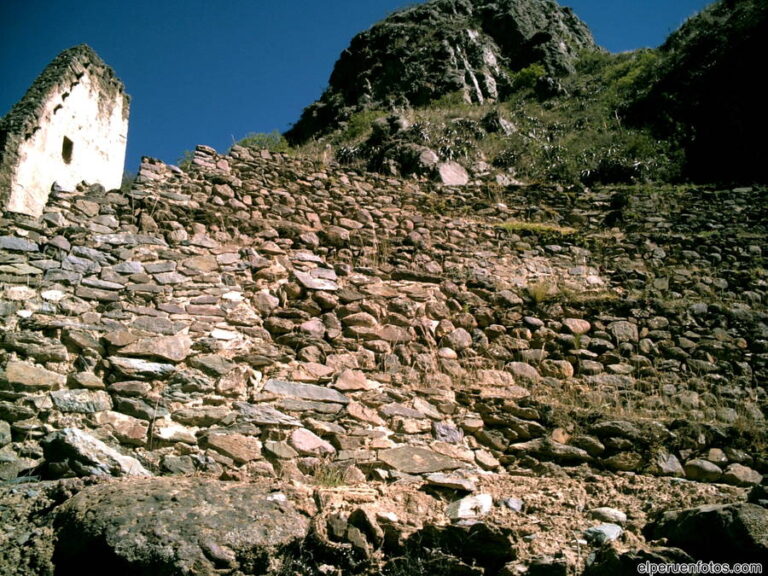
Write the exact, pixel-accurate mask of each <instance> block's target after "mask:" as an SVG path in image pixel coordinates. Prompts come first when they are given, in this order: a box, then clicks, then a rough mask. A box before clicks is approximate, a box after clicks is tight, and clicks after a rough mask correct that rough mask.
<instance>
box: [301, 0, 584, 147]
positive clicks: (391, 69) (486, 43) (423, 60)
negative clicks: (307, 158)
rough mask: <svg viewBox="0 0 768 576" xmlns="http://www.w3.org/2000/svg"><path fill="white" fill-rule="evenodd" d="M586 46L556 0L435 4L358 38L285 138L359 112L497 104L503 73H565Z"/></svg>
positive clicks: (580, 28)
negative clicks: (453, 98)
mask: <svg viewBox="0 0 768 576" xmlns="http://www.w3.org/2000/svg"><path fill="white" fill-rule="evenodd" d="M585 48H587V49H589V48H595V44H594V41H593V39H592V35H591V33H590V32H589V29H588V28H587V26H586V25H585V24H584V23H583V22H581V20H579V19H578V18H577V17H576V16H575V15H574V13H573V12H572V11H571V10H570V9H568V8H562V7H560V6H559V5H558V4H557V3H556V2H554V1H552V0H500V1H491V0H432V1H430V2H427V3H425V4H422V5H418V6H414V7H412V8H408V9H405V10H402V11H399V12H396V13H395V14H393V15H392V16H390V17H389V18H387V19H386V20H383V21H382V22H380V23H378V24H376V25H375V26H373V27H372V28H371V29H370V30H367V31H366V32H363V33H361V34H358V35H357V36H356V37H355V38H354V39H353V40H352V42H351V43H350V46H349V48H348V49H347V50H345V51H344V53H343V54H342V55H341V57H340V58H339V60H338V62H337V63H336V66H335V67H334V70H333V73H332V74H331V78H330V81H329V87H328V89H327V90H326V92H325V94H323V96H322V98H321V99H320V100H319V101H318V102H316V103H315V104H312V105H311V106H309V107H308V108H307V109H306V110H305V111H304V113H303V115H302V117H301V119H300V120H299V121H298V122H297V123H296V125H295V126H294V127H293V128H292V129H291V130H290V131H289V132H288V133H287V136H288V138H289V139H291V140H294V141H299V142H303V141H305V140H307V139H309V138H310V137H312V136H313V135H317V134H320V133H322V132H324V131H326V130H327V129H329V128H333V127H336V126H337V125H338V124H339V122H341V121H344V120H346V119H347V117H348V116H349V114H350V113H351V112H354V111H356V110H360V109H363V108H366V107H370V106H376V107H384V108H390V107H394V106H403V105H413V106H418V105H424V104H426V103H427V102H429V101H431V100H434V99H437V98H440V97H441V96H444V95H446V94H450V93H453V92H457V91H462V92H463V94H464V98H465V99H466V100H467V101H470V102H484V101H486V100H496V99H498V98H499V96H500V95H501V94H503V93H504V92H505V91H506V90H508V89H509V87H510V86H509V83H510V78H509V76H508V74H507V72H506V71H505V70H520V69H522V68H524V67H526V66H528V65H530V64H532V63H534V62H540V63H542V64H543V65H544V67H545V69H546V70H547V71H548V72H549V73H550V74H552V75H559V74H564V73H568V72H570V71H572V70H573V62H574V60H575V58H576V55H577V53H578V52H579V51H580V50H582V49H585Z"/></svg>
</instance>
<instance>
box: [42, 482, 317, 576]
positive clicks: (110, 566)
mask: <svg viewBox="0 0 768 576" xmlns="http://www.w3.org/2000/svg"><path fill="white" fill-rule="evenodd" d="M55 528H56V531H57V534H58V542H57V545H56V550H55V552H54V555H53V560H54V563H55V564H56V569H57V574H59V573H60V574H74V573H77V574H94V575H96V574H105V573H109V574H117V575H125V576H128V575H129V574H130V575H136V576H151V575H156V574H178V575H186V574H188V575H193V574H194V575H211V576H212V575H214V574H222V573H226V574H232V573H235V571H237V570H240V572H237V573H241V574H242V573H246V574H265V573H267V571H268V570H269V569H272V570H274V572H278V571H279V565H280V563H281V560H282V559H281V553H284V552H285V551H286V550H290V549H291V547H294V548H295V547H297V546H298V544H299V543H300V542H301V541H302V540H303V539H304V538H305V537H306V535H307V532H308V530H309V520H308V518H307V517H306V516H305V515H303V514H301V513H300V512H298V511H297V510H296V508H295V506H293V505H292V504H291V502H290V501H289V500H288V498H287V497H286V496H285V495H284V494H281V493H272V492H270V491H269V490H264V489H259V488H257V487H255V486H254V485H247V484H239V483H232V482H216V481H210V480H209V481H204V480H195V479H186V480H179V479H167V478H166V479H153V480H141V481H134V482H131V483H119V484H109V483H108V484H103V485H100V486H93V487H90V488H86V489H85V490H83V491H81V492H79V493H78V494H77V495H75V496H74V497H73V498H71V499H70V500H69V501H68V502H67V503H66V504H65V505H64V506H62V507H60V508H59V510H58V514H57V518H56V525H55ZM290 551H291V553H294V551H293V550H290Z"/></svg>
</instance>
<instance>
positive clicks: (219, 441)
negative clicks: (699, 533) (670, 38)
mask: <svg viewBox="0 0 768 576" xmlns="http://www.w3.org/2000/svg"><path fill="white" fill-rule="evenodd" d="M764 193H765V191H764V190H752V189H748V190H742V191H740V192H738V193H736V192H733V191H724V192H723V198H725V197H726V196H727V197H729V198H730V197H731V196H732V197H733V198H732V199H729V200H724V201H723V202H722V203H721V204H722V206H723V210H722V213H720V214H716V215H711V214H709V212H706V211H700V209H701V210H703V206H704V205H703V204H702V203H701V202H700V201H699V200H698V199H696V198H694V197H693V196H688V195H687V194H684V193H680V192H678V191H671V192H670V197H669V198H668V199H664V200H663V204H662V205H664V206H666V207H667V208H666V210H667V211H668V212H669V215H667V216H666V217H665V218H661V217H659V216H658V213H659V205H657V204H648V205H647V206H646V205H645V204H643V205H640V204H638V205H637V206H634V205H633V207H632V210H633V211H634V212H635V214H636V217H634V218H635V219H634V220H633V222H630V223H628V224H626V225H625V227H626V230H627V234H628V236H627V237H625V238H622V237H621V236H620V235H619V234H618V233H617V235H616V236H614V237H611V238H606V237H603V236H595V237H594V238H593V240H594V241H595V242H601V243H602V245H601V246H597V247H595V248H594V249H593V250H589V249H587V248H585V247H584V246H583V245H582V246H579V245H577V244H575V243H574V242H572V241H570V240H567V239H565V240H564V239H560V240H558V242H557V243H555V241H554V240H548V241H546V240H543V239H536V238H533V237H529V238H526V239H524V238H521V237H519V236H516V235H513V234H509V235H507V236H502V237H500V236H499V235H498V232H499V231H498V230H497V229H495V228H494V226H493V224H492V223H493V222H501V221H503V220H506V219H510V218H513V217H520V216H521V215H523V214H528V215H529V216H531V217H535V216H536V214H535V211H536V210H539V209H540V208H539V207H540V206H542V203H543V202H544V200H545V197H546V202H547V203H548V204H549V209H548V210H549V214H550V217H553V216H552V214H553V213H554V212H555V210H554V208H553V206H557V211H559V213H560V214H561V216H562V217H563V218H566V217H567V218H568V220H569V221H572V222H574V223H575V222H576V221H580V222H581V227H582V228H583V229H585V230H589V229H592V230H602V229H603V222H604V217H605V209H607V208H608V206H610V204H611V203H610V198H611V195H610V193H608V192H596V193H585V196H584V198H582V199H577V200H574V199H573V198H569V197H568V196H567V195H566V194H564V193H562V191H561V192H558V191H557V190H550V191H546V192H545V191H541V190H539V191H537V190H528V191H525V190H523V191H514V190H512V191H508V192H506V196H505V198H504V201H505V202H504V203H500V202H498V201H496V200H493V199H488V196H487V192H486V191H484V189H483V188H482V186H478V187H473V186H470V187H467V188H465V189H462V190H458V189H454V190H446V189H443V190H442V191H437V190H436V189H434V188H432V185H431V184H430V183H427V182H423V181H422V182H418V181H404V180H399V179H394V178H385V177H382V176H378V175H360V174H357V173H355V172H352V171H348V172H345V171H341V170H337V169H333V168H331V167H321V166H316V165H313V164H312V163H311V162H308V161H303V160H295V159H290V158H281V157H277V156H276V157H274V158H273V157H271V156H269V154H266V153H265V154H263V155H262V156H260V155H259V154H258V153H257V154H255V155H253V154H252V153H251V152H250V151H249V150H245V149H235V150H233V152H232V153H231V154H230V155H227V156H220V155H217V154H215V152H214V151H213V150H211V149H207V148H204V147H199V148H198V150H197V151H196V153H195V158H194V159H193V165H192V168H191V169H190V170H189V172H188V173H185V172H183V171H181V170H179V169H178V168H175V167H172V166H168V165H165V164H163V163H160V162H157V161H152V160H150V159H145V161H144V162H143V164H142V167H141V171H140V175H139V183H138V185H137V187H136V189H134V190H133V191H132V192H131V193H130V194H127V195H123V194H122V193H116V192H113V193H108V194H105V193H104V190H103V189H101V188H99V187H91V188H90V189H88V188H81V189H80V190H79V191H73V192H63V191H62V192H57V193H55V194H53V195H52V199H51V203H50V205H49V206H48V207H47V209H46V212H45V214H44V215H43V217H42V219H40V220H36V221H28V220H27V219H23V218H21V217H14V218H13V219H7V220H5V221H4V222H2V228H3V230H4V232H3V234H2V235H0V247H1V248H2V249H3V251H5V252H6V256H3V257H2V259H1V260H0V264H1V265H0V272H2V275H0V281H2V282H3V290H2V299H3V300H2V304H1V305H0V318H2V322H3V328H4V332H5V334H4V336H3V337H2V342H1V343H2V350H0V367H2V368H3V370H4V371H3V372H1V373H0V417H2V419H4V420H6V421H7V422H8V423H9V424H8V425H7V426H6V427H5V428H6V433H5V441H4V442H5V446H4V447H3V448H2V454H3V458H4V461H3V465H2V467H0V473H2V476H3V477H5V478H13V477H14V475H16V474H23V473H25V471H30V470H33V469H34V470H36V473H40V474H43V475H44V476H47V477H58V476H61V475H69V474H76V475H82V474H91V473H102V474H103V473H106V474H146V473H148V472H149V471H151V472H153V473H161V474H178V473H196V472H202V473H207V474H213V475H221V474H224V475H227V476H229V477H248V476H249V475H256V476H258V475H267V476H272V475H281V476H286V477H301V475H302V474H303V473H304V472H306V471H307V470H308V469H309V467H310V465H311V464H309V463H307V462H308V461H307V458H309V459H310V460H309V462H312V460H311V459H313V458H315V459H316V458H328V459H332V460H333V461H334V463H336V464H338V465H342V466H344V467H346V468H349V469H352V470H356V472H355V474H357V476H358V477H361V478H364V477H367V478H378V479H397V478H399V477H401V476H402V475H403V474H417V475H418V474H426V473H429V472H437V471H442V470H452V469H454V468H467V469H470V470H486V471H495V472H503V471H504V470H505V469H512V470H515V469H517V468H518V467H520V466H522V467H524V468H529V467H536V466H538V465H539V463H542V462H543V463H546V464H547V465H551V464H552V463H555V464H557V465H571V464H577V463H585V462H586V463H590V465H593V466H596V467H599V468H608V469H610V470H624V471H633V472H650V473H654V474H664V475H666V474H671V475H679V476H683V475H684V476H687V477H688V478H691V479H720V478H724V479H726V480H727V481H729V482H733V483H742V482H753V483H754V482H759V481H760V474H759V473H758V471H765V470H766V462H765V458H764V455H763V454H761V453H760V451H758V450H753V449H752V448H751V447H750V445H749V442H745V441H744V440H743V439H741V436H740V435H741V434H742V433H744V432H746V431H745V430H744V426H745V425H749V426H751V427H752V428H753V429H754V430H760V429H763V428H764V426H765V421H764V415H763V413H762V411H761V406H764V404H765V390H764V382H765V380H764V378H763V374H765V367H766V366H765V361H766V359H768V356H766V353H765V352H766V350H765V344H764V336H763V335H764V334H765V314H764V304H763V303H764V302H765V298H766V293H765V286H764V285H763V283H762V280H760V278H759V277H753V276H754V274H752V276H747V275H745V276H744V277H743V278H741V279H738V278H739V275H741V274H742V272H743V273H745V274H747V273H749V271H750V270H753V269H754V268H755V266H756V265H757V262H759V261H760V260H759V259H760V258H761V254H762V253H764V251H765V250H766V249H767V248H766V246H765V245H764V236H762V235H761V236H760V237H759V238H756V239H752V240H750V241H749V242H745V241H728V240H727V238H729V237H734V234H733V232H732V227H733V226H734V223H740V224H745V223H748V224H749V226H750V227H751V228H752V229H754V230H757V229H758V228H759V227H760V226H761V224H760V222H761V217H762V216H761V213H760V211H759V209H757V210H756V209H755V207H759V206H760V198H761V197H762V195H763V194H764ZM697 194H698V196H697V198H704V197H705V195H704V193H697ZM655 200H656V199H655V198H649V199H648V201H655ZM673 200H674V201H675V202H680V203H681V204H680V206H679V208H677V207H675V206H674V205H673ZM645 201H646V200H643V202H645ZM435 203H437V205H439V210H434V209H433V208H432V207H433V206H435ZM731 204H732V205H731ZM601 205H602V206H604V209H602V210H601V208H600V206H601ZM461 206H465V207H466V206H472V207H473V212H472V213H473V217H472V218H468V217H466V216H456V215H451V213H452V212H455V209H457V208H460V207H461ZM417 207H418V208H417ZM539 216H544V212H542V214H540V215H539ZM678 217H679V218H680V220H677V219H678ZM627 218H629V215H627ZM703 221H708V222H711V223H712V225H713V226H717V227H718V228H717V229H716V230H714V232H715V233H717V234H715V233H709V234H707V235H705V236H703V237H700V238H698V239H696V240H695V241H696V243H697V248H696V249H695V250H694V249H693V246H688V245H686V244H685V243H684V238H680V237H678V236H669V234H670V233H671V232H670V231H672V230H675V231H677V233H679V232H681V231H683V230H684V229H685V226H689V225H693V226H694V228H695V229H701V222H703ZM685 222H687V223H689V224H685ZM690 223H693V224H690ZM630 224H631V225H630ZM633 226H634V227H637V229H638V230H637V231H635V232H631V228H632V227H633ZM718 230H720V231H722V233H723V235H724V236H722V237H720V236H719V232H717V231H718ZM712 238H715V239H716V244H717V245H718V246H721V248H719V249H718V251H717V252H715V251H714V246H715V245H714V244H713V245H710V244H709V242H710V241H711V240H712ZM582 244H583V242H582ZM601 254H603V255H604V257H605V261H603V262H601V261H600V255H601ZM705 256H711V257H712V258H713V261H716V262H727V265H728V274H729V278H730V281H731V282H734V283H736V285H738V286H739V287H740V290H739V291H733V294H732V295H731V294H727V293H726V292H727V288H728V285H727V282H726V281H725V279H724V278H722V277H720V276H716V275H717V274H719V272H718V270H720V268H718V267H712V266H711V264H710V263H709V260H707V259H706V258H705ZM715 256H716V258H715ZM694 266H695V267H696V268H697V270H698V271H697V273H696V274H695V275H692V274H691V272H690V270H691V268H692V267H694ZM612 278H614V279H615V280H612ZM544 281H546V282H547V283H546V284H544V285H545V286H548V287H551V288H552V289H553V290H559V291H560V295H559V296H557V297H556V296H555V295H550V294H539V293H538V292H537V290H536V289H535V287H536V286H540V285H542V284H541V283H542V282H544ZM633 281H636V284H637V285H638V286H645V287H646V290H647V295H648V300H647V301H640V300H637V299H634V300H630V299H629V298H626V297H624V298H619V297H618V296H619V295H621V293H622V292H621V291H622V290H627V289H628V288H630V287H631V286H633ZM711 289H716V290H719V291H721V293H719V294H716V295H715V296H717V298H716V300H712V299H711V298H708V300H707V301H709V302H710V303H709V304H705V302H704V301H703V299H704V297H705V295H706V294H708V293H709V292H710V291H711ZM682 294H685V295H686V298H687V302H692V304H685V303H683V305H682V306H678V305H677V304H678V303H679V302H680V300H681V298H682V297H681V296H680V295H682ZM569 398H570V399H571V401H572V402H573V404H574V406H575V408H578V407H579V406H582V407H584V408H589V407H590V406H592V407H594V409H595V410H598V411H599V412H597V413H593V414H592V415H591V416H588V417H587V418H585V419H584V420H578V421H571V422H569V421H568V419H567V418H565V416H564V415H563V414H562V413H559V412H553V406H555V405H556V403H558V402H561V403H562V402H564V401H566V400H567V399H569ZM612 399H619V400H620V403H619V404H618V405H616V406H615V407H614V409H612V410H608V409H607V408H606V406H607V403H609V401H612ZM627 407H629V408H627ZM669 411H671V415H672V416H674V414H686V415H687V416H688V418H686V419H684V420H679V419H678V420H673V419H672V418H664V417H663V416H664V414H665V413H667V412H669ZM557 414H560V416H558V415H557ZM641 414H642V415H645V417H641V418H637V416H638V415H641ZM654 415H657V416H656V417H653V416H654ZM649 416H650V417H649ZM694 420H695V421H701V422H707V421H709V422H713V423H714V424H711V425H704V424H701V425H699V424H694V423H693V421H694ZM689 421H690V422H689ZM118 449H119V450H121V451H122V452H123V454H122V455H121V454H120V453H119V452H116V450H118ZM713 451H714V452H713ZM78 454H79V455H78ZM711 454H716V455H720V456H718V458H720V459H719V460H717V462H718V464H717V465H715V464H713V463H712V462H710V461H708V460H706V461H705V460H702V458H709V457H712V458H714V456H711ZM127 455H130V457H128V456H127ZM126 457H128V459H127V460H126V459H125V458H126ZM94 462H99V464H94ZM425 462H426V464H425ZM713 466H714V468H713ZM752 467H754V468H752Z"/></svg>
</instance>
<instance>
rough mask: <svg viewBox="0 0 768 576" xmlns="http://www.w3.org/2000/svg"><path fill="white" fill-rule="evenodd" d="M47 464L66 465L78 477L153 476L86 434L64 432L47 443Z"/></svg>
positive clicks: (60, 431)
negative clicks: (60, 463)
mask: <svg viewBox="0 0 768 576" xmlns="http://www.w3.org/2000/svg"><path fill="white" fill-rule="evenodd" d="M43 452H44V454H45V460H46V462H49V463H59V462H62V463H66V465H67V467H68V468H70V469H71V470H72V472H74V473H75V474H77V475H78V476H152V474H151V473H150V472H149V471H148V470H147V469H146V468H144V466H142V465H141V463H140V462H139V461H138V460H136V458H132V457H131V456H125V455H123V454H121V453H120V452H118V451H117V450H115V449H114V448H112V447H111V446H107V445H106V444H105V443H104V442H102V441H101V440H99V439H98V438H95V437H93V436H91V435H90V434H88V432H85V431H83V430H79V429H77V428H64V429H63V430H59V431H58V432H54V433H53V434H51V435H50V436H48V437H46V438H45V440H44V441H43Z"/></svg>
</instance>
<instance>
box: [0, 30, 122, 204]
mask: <svg viewBox="0 0 768 576" xmlns="http://www.w3.org/2000/svg"><path fill="white" fill-rule="evenodd" d="M129 103H130V101H129V97H128V95H127V94H126V93H125V91H124V88H123V84H122V82H120V80H119V79H117V78H116V77H115V75H114V72H113V71H112V70H111V69H110V68H109V67H108V66H107V65H106V64H105V63H104V62H103V61H102V60H101V58H99V56H98V55H97V54H96V53H95V52H94V51H93V50H92V49H91V48H89V47H88V46H86V45H80V46H75V47H74V48H70V49H69V50H66V51H64V52H62V53H61V54H59V56H57V57H56V59H54V61H53V62H51V64H49V65H48V67H47V68H46V69H45V70H44V71H43V73H42V74H41V75H40V76H39V77H38V78H37V80H35V82H34V84H33V85H32V87H31V88H30V89H29V90H28V91H27V93H26V94H25V95H24V97H23V98H22V99H21V100H20V101H19V102H18V103H17V104H16V105H15V106H14V107H13V109H12V110H11V111H10V112H9V113H8V115H7V116H5V117H4V118H3V119H2V120H0V203H1V204H2V206H3V207H4V208H5V209H6V210H8V211H10V212H19V213H23V214H29V215H31V216H39V215H40V214H41V213H42V212H43V208H44V207H45V204H46V202H47V200H48V194H49V192H50V190H51V186H52V185H53V184H54V183H56V184H58V185H59V186H61V187H63V188H67V189H71V188H74V186H75V185H76V184H77V183H78V182H80V181H82V180H86V181H89V182H91V183H100V184H102V185H103V186H104V187H106V188H108V189H110V188H119V187H120V183H121V180H122V175H123V164H124V162H125V150H126V141H127V136H128V114H129Z"/></svg>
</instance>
